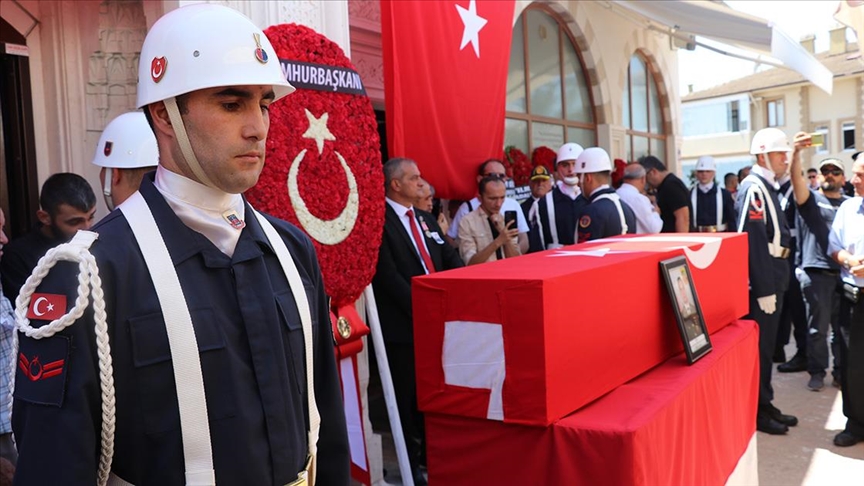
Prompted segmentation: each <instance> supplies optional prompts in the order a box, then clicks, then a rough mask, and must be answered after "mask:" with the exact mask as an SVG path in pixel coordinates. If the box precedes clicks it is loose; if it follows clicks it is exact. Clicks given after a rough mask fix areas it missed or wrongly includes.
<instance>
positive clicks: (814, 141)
mask: <svg viewBox="0 0 864 486" xmlns="http://www.w3.org/2000/svg"><path fill="white" fill-rule="evenodd" d="M824 143H825V134H824V133H821V132H817V133H811V134H810V146H811V147H819V146H821V145H823V144H824Z"/></svg>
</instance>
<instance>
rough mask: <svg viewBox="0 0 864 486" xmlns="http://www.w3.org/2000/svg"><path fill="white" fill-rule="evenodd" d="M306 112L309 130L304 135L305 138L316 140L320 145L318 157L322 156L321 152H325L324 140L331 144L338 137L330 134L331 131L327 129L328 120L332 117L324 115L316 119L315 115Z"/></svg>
mask: <svg viewBox="0 0 864 486" xmlns="http://www.w3.org/2000/svg"><path fill="white" fill-rule="evenodd" d="M305 111H306V118H308V119H309V128H308V129H306V133H304V134H303V138H311V139H313V140H315V143H316V144H317V145H318V155H321V152H323V151H324V140H330V141H331V142H332V141H334V140H336V137H335V136H334V135H333V134H332V133H330V129H329V128H327V119H328V118H329V117H330V115H329V114H328V113H324V114H323V115H321V117H320V118H315V115H313V114H312V113H310V112H309V110H305Z"/></svg>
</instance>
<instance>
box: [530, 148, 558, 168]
mask: <svg viewBox="0 0 864 486" xmlns="http://www.w3.org/2000/svg"><path fill="white" fill-rule="evenodd" d="M557 157H558V154H556V153H555V151H554V150H552V149H551V148H549V147H547V146H545V145H543V146H541V147H537V148H535V149H534V151H533V152H531V162H532V163H533V164H534V167H537V166H538V165H542V166H543V167H546V168H547V169H548V170H549V172H550V173H551V172H555V159H556V158H557Z"/></svg>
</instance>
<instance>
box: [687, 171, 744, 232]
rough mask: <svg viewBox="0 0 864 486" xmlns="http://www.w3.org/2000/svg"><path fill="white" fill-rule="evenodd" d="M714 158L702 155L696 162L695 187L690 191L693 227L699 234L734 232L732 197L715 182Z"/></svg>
mask: <svg viewBox="0 0 864 486" xmlns="http://www.w3.org/2000/svg"><path fill="white" fill-rule="evenodd" d="M716 174H717V167H716V165H715V164H714V157H711V156H710V155H703V156H701V157H699V159H698V160H696V180H697V181H698V182H697V184H696V186H695V187H693V189H691V190H690V204H691V205H692V206H693V212H692V213H691V214H692V215H693V216H692V217H693V226H694V227H695V228H696V231H698V232H700V233H716V232H718V231H735V202H734V201H733V200H732V195H731V194H730V193H729V191H727V190H726V189H723V188H722V187H720V186H719V185H717V183H716V182H714V176H715V175H716Z"/></svg>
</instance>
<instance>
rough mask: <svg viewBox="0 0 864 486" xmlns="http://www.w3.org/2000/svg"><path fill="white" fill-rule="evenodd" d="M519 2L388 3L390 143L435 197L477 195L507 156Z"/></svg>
mask: <svg viewBox="0 0 864 486" xmlns="http://www.w3.org/2000/svg"><path fill="white" fill-rule="evenodd" d="M514 11H515V1H514V0H504V1H502V0H458V1H452V0H451V1H444V0H439V1H434V2H430V1H414V0H411V1H407V0H381V39H382V45H383V51H384V89H385V104H386V110H387V112H386V115H387V141H388V148H389V154H390V156H391V157H409V158H411V159H414V160H416V161H417V165H418V166H419V167H420V172H421V174H422V175H423V178H425V179H426V180H428V181H429V182H430V183H432V185H433V186H435V189H436V195H438V197H441V198H448V199H470V198H471V197H473V196H474V195H475V194H476V193H477V182H476V174H477V170H476V169H477V165H478V164H479V163H480V162H482V161H484V160H486V159H488V158H490V157H496V158H501V156H502V153H503V149H504V111H505V102H506V90H507V71H508V66H509V62H510V40H511V38H512V35H513V14H514Z"/></svg>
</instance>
